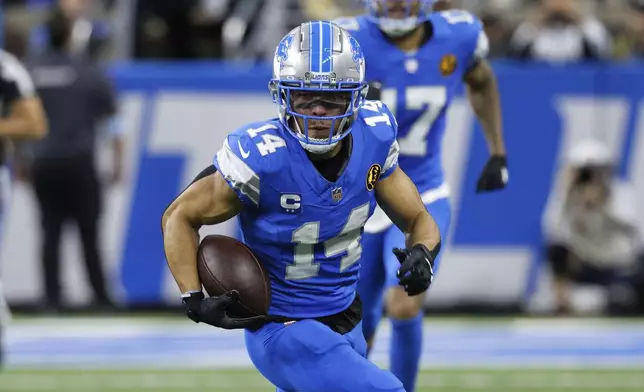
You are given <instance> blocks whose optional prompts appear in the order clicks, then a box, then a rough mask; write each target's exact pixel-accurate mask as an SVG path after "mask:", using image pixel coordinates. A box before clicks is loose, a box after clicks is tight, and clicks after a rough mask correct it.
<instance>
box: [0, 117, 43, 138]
mask: <svg viewBox="0 0 644 392" xmlns="http://www.w3.org/2000/svg"><path fill="white" fill-rule="evenodd" d="M44 133H45V124H42V123H41V122H39V121H34V120H32V119H30V118H23V117H9V118H4V119H0V136H4V137H10V138H36V137H41V136H43V135H44Z"/></svg>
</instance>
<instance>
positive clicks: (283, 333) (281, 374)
mask: <svg viewBox="0 0 644 392" xmlns="http://www.w3.org/2000/svg"><path fill="white" fill-rule="evenodd" d="M245 337H246V349H247V350H248V354H249V356H250V358H251V360H252V361H253V364H254V365H255V367H256V368H257V370H259V372H260V373H261V374H262V375H263V376H264V377H265V378H266V379H267V380H268V381H270V382H271V383H272V384H273V385H275V386H277V391H278V392H405V390H404V389H403V386H402V383H401V382H400V381H399V380H398V379H397V378H396V377H395V376H394V375H393V374H392V373H390V372H389V371H387V370H384V369H380V368H379V367H377V366H376V365H375V364H373V363H372V362H370V361H369V360H368V359H367V358H366V354H367V343H366V341H365V339H364V336H363V333H362V323H359V324H358V325H357V326H356V327H355V328H354V329H353V330H352V331H351V332H348V333H346V334H344V335H341V334H339V333H337V332H334V331H333V330H331V329H330V328H329V327H327V326H326V325H324V324H322V323H320V322H318V321H316V320H303V321H297V322H293V323H290V324H284V323H271V324H267V325H265V326H264V327H262V328H260V329H259V330H257V331H254V332H253V331H248V330H247V331H246V333H245Z"/></svg>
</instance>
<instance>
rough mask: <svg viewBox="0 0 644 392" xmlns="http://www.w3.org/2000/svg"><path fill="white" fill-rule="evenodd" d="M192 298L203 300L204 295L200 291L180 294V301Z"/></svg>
mask: <svg viewBox="0 0 644 392" xmlns="http://www.w3.org/2000/svg"><path fill="white" fill-rule="evenodd" d="M194 297H199V298H200V299H204V298H205V295H204V294H203V292H202V291H201V290H190V291H186V292H185V293H181V299H182V300H186V299H188V298H194Z"/></svg>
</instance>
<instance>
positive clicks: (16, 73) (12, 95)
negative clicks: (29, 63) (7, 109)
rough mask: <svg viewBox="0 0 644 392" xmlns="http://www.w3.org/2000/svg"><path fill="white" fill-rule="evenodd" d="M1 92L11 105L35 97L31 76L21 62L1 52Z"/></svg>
mask: <svg viewBox="0 0 644 392" xmlns="http://www.w3.org/2000/svg"><path fill="white" fill-rule="evenodd" d="M0 92H1V93H2V95H3V98H4V99H5V100H6V101H7V102H9V103H13V102H14V101H17V100H19V99H23V98H31V97H33V96H35V89H34V83H33V81H32V79H31V76H29V73H28V72H27V70H26V69H25V67H24V66H23V65H22V64H21V63H20V61H18V59H16V58H15V57H14V56H12V55H11V54H9V53H7V52H0Z"/></svg>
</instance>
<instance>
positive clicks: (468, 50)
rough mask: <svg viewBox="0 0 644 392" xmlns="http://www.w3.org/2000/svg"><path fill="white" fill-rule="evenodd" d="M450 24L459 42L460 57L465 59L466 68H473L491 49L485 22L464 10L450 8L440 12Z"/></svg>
mask: <svg viewBox="0 0 644 392" xmlns="http://www.w3.org/2000/svg"><path fill="white" fill-rule="evenodd" d="M439 14H440V16H441V17H442V18H443V19H444V20H445V22H446V23H447V24H448V25H449V26H450V30H451V31H452V34H453V35H454V36H455V37H454V39H456V40H458V42H459V45H458V46H459V51H460V52H461V53H460V55H459V57H461V58H463V59H464V61H465V69H468V70H469V69H471V68H472V67H473V66H474V65H476V64H477V63H478V62H479V61H481V60H483V59H485V58H486V57H487V55H488V53H489V51H490V43H489V40H488V37H487V34H485V30H483V22H481V20H480V19H479V18H477V17H476V16H474V15H472V14H471V13H469V12H467V11H464V10H456V9H455V10H448V11H442V12H440V13H439Z"/></svg>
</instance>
